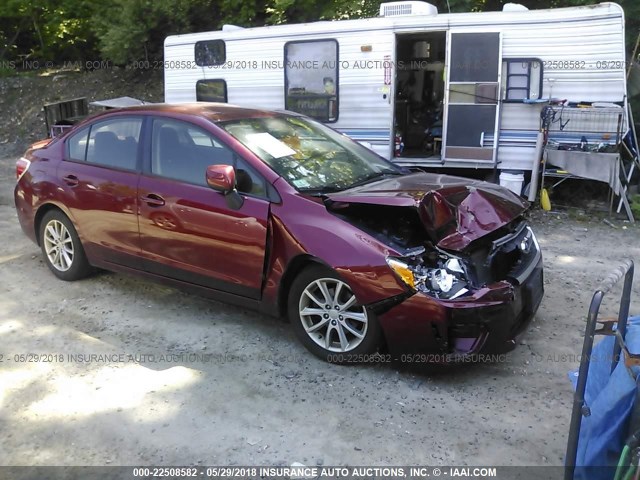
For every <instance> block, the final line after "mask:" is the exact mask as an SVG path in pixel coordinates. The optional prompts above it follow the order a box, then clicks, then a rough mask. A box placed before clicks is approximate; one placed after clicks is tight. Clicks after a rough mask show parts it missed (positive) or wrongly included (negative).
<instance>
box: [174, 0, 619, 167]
mask: <svg viewBox="0 0 640 480" xmlns="http://www.w3.org/2000/svg"><path fill="white" fill-rule="evenodd" d="M450 28H456V31H460V30H461V29H464V30H465V31H500V32H502V34H503V41H502V44H503V47H502V48H503V51H502V56H503V58H510V57H511V58H514V57H536V58H539V59H540V60H542V61H543V62H544V63H545V69H544V80H543V98H548V97H550V96H552V97H555V98H562V99H568V100H569V101H604V102H620V101H622V100H623V98H624V95H625V91H626V83H625V69H624V62H625V53H624V17H623V12H622V9H621V8H620V7H619V6H618V5H616V4H614V3H602V4H599V5H593V6H588V7H574V8H562V9H550V10H531V11H524V12H485V13H459V14H441V15H436V16H407V17H390V18H372V19H365V20H349V21H338V22H315V23H309V24H299V25H281V26H272V27H261V28H249V29H242V30H236V31H230V32H222V31H220V32H204V33H197V34H187V35H176V36H171V37H167V39H166V40H165V62H167V66H171V62H172V61H189V62H194V45H195V42H197V41H199V40H210V39H224V40H225V43H226V53H227V55H226V57H227V60H228V61H229V62H247V63H246V64H245V65H244V68H221V67H217V68H215V67H212V68H208V67H205V68H201V67H197V68H189V69H171V68H167V69H165V100H166V101H167V102H169V103H178V102H188V101H194V100H195V99H196V93H195V92H196V90H195V85H196V82H197V80H199V79H205V78H209V79H212V78H222V79H224V80H226V82H227V92H228V101H229V103H234V104H238V105H247V106H255V107H263V108H271V109H282V108H284V72H283V71H282V70H281V69H278V68H263V62H280V63H281V62H283V61H284V45H285V43H286V42H288V41H294V40H310V39H322V38H335V39H336V40H337V41H338V43H339V61H340V62H348V63H349V68H340V70H339V118H338V121H337V122H336V123H333V124H331V126H332V127H334V128H338V129H340V130H344V131H348V132H349V131H357V132H356V133H357V134H356V135H354V137H356V138H359V139H362V140H368V141H370V142H371V143H372V144H373V145H374V147H375V149H376V150H377V151H378V152H379V153H382V154H386V153H387V152H388V151H389V149H390V147H389V143H390V141H391V139H390V132H391V129H392V125H391V117H392V113H391V112H392V104H391V102H390V100H389V99H390V98H393V91H388V92H387V91H385V90H384V87H385V85H384V69H383V68H382V66H381V64H380V66H379V67H378V68H369V69H366V68H365V69H356V68H353V65H354V62H355V61H360V60H374V61H377V62H382V61H383V60H384V58H385V56H386V55H390V56H391V57H392V59H395V52H394V44H395V38H394V36H395V34H396V33H410V32H425V31H434V30H439V31H444V30H448V29H450ZM363 45H370V46H371V47H372V49H371V50H372V51H371V52H362V51H361V46H363ZM554 61H561V62H569V61H572V62H573V64H568V63H565V64H561V65H554V64H553V63H550V62H554ZM241 66H242V65H241ZM576 66H577V68H576ZM602 67H606V68H602ZM385 94H386V96H387V98H383V96H384V95H385ZM540 109H541V106H540V105H525V104H504V105H503V106H502V121H501V132H502V133H503V135H502V137H501V138H502V140H501V142H500V149H499V152H498V161H499V162H501V164H500V168H504V169H519V170H530V168H531V164H532V160H533V145H534V144H535V135H536V132H537V131H538V128H539V118H540V117H539V115H540ZM520 134H522V136H523V137H527V138H531V140H530V141H523V142H520V143H519V144H518V145H514V142H513V141H512V140H513V136H514V135H515V136H516V137H517V136H518V135H520ZM509 139H511V140H509ZM515 143H518V142H515Z"/></svg>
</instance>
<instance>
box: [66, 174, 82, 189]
mask: <svg viewBox="0 0 640 480" xmlns="http://www.w3.org/2000/svg"><path fill="white" fill-rule="evenodd" d="M62 180H64V183H66V184H67V185H69V186H70V187H75V186H76V185H78V184H79V183H80V180H78V177H76V176H75V175H65V176H64V177H62Z"/></svg>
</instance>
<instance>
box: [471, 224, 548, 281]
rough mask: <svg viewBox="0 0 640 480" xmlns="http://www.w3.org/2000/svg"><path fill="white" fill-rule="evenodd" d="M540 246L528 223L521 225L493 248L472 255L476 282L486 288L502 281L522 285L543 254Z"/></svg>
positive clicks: (485, 248)
mask: <svg viewBox="0 0 640 480" xmlns="http://www.w3.org/2000/svg"><path fill="white" fill-rule="evenodd" d="M539 252H540V250H539V247H538V244H537V242H536V240H535V237H534V235H533V232H532V231H531V228H529V226H528V225H527V223H526V222H521V223H520V224H518V225H517V226H516V227H515V228H514V229H513V230H512V231H510V232H508V233H507V234H506V235H504V236H502V237H500V238H498V239H496V240H494V241H493V242H491V244H490V245H488V246H485V247H483V248H479V249H476V250H474V251H473V252H471V254H470V260H471V263H472V265H473V269H474V274H475V275H474V276H475V279H474V280H475V281H476V282H477V284H478V285H485V284H487V283H491V282H497V281H501V280H507V279H509V280H514V281H515V282H516V283H518V284H520V283H521V282H522V281H523V280H524V279H525V278H526V276H527V274H528V272H529V268H530V266H531V265H532V264H533V263H534V262H535V261H536V259H537V258H538V255H539Z"/></svg>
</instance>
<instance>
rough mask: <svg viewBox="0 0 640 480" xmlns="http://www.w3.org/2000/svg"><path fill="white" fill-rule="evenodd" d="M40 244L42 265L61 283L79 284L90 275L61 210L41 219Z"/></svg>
mask: <svg viewBox="0 0 640 480" xmlns="http://www.w3.org/2000/svg"><path fill="white" fill-rule="evenodd" d="M39 240H40V248H41V250H42V255H43V256H44V261H45V263H46V264H47V266H48V267H49V270H51V271H52V272H53V274H54V275H55V276H56V277H58V278H59V279H60V280H65V281H73V280H79V279H81V278H84V277H86V276H87V275H89V274H90V273H91V272H92V270H93V269H92V268H91V265H89V262H88V261H87V256H86V254H85V252H84V248H83V247H82V243H81V242H80V238H79V237H78V233H77V232H76V229H75V228H74V226H73V223H72V222H71V220H69V218H68V217H67V216H66V215H65V214H64V213H62V212H61V211H60V210H51V211H49V212H47V213H46V214H45V215H44V217H43V219H42V221H41V222H40V232H39Z"/></svg>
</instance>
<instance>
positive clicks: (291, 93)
mask: <svg viewBox="0 0 640 480" xmlns="http://www.w3.org/2000/svg"><path fill="white" fill-rule="evenodd" d="M284 61H285V77H284V78H285V82H284V83H285V86H284V88H285V108H286V109H287V110H291V111H294V112H298V113H302V114H304V115H307V116H309V117H312V118H315V119H316V120H320V121H321V122H326V123H331V122H335V121H337V120H338V42H336V41H335V40H314V41H311V42H309V41H304V42H289V43H287V44H286V45H285V46H284Z"/></svg>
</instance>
